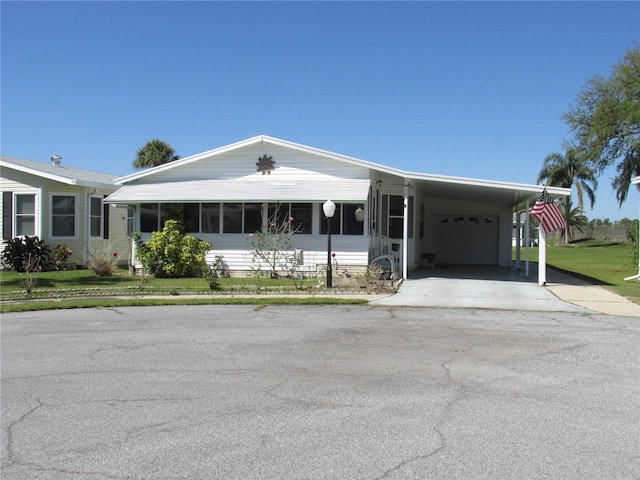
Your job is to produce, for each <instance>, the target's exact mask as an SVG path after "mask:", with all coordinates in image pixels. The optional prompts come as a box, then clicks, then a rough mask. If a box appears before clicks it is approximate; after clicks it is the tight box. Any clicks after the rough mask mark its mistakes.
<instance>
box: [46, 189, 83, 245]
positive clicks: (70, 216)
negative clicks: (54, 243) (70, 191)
mask: <svg viewBox="0 0 640 480" xmlns="http://www.w3.org/2000/svg"><path fill="white" fill-rule="evenodd" d="M76 204H77V202H76V196H75V195H51V236H52V237H75V236H76Z"/></svg>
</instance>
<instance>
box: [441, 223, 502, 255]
mask: <svg viewBox="0 0 640 480" xmlns="http://www.w3.org/2000/svg"><path fill="white" fill-rule="evenodd" d="M498 220H499V217H498V216H497V215H440V216H438V217H436V262H437V263H441V264H442V263H448V264H459V265H463V264H464V265H497V264H498V236H499V228H498Z"/></svg>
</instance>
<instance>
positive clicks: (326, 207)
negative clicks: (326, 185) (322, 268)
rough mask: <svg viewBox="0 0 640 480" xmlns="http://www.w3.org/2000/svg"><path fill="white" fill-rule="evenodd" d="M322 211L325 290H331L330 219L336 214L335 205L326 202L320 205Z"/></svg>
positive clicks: (328, 201)
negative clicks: (323, 221)
mask: <svg viewBox="0 0 640 480" xmlns="http://www.w3.org/2000/svg"><path fill="white" fill-rule="evenodd" d="M322 211H323V212H324V216H325V217H327V288H331V287H332V286H333V285H332V278H331V277H332V273H333V272H332V267H331V219H332V218H333V214H334V213H336V204H335V203H333V202H332V201H331V200H327V201H326V202H324V204H323V205H322Z"/></svg>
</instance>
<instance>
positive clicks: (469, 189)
mask: <svg viewBox="0 0 640 480" xmlns="http://www.w3.org/2000/svg"><path fill="white" fill-rule="evenodd" d="M115 182H116V183H117V184H118V185H120V188H119V189H118V190H117V191H116V192H114V193H112V194H111V195H109V196H108V197H107V199H106V200H105V202H106V203H110V204H114V205H118V206H122V207H123V208H124V207H127V208H126V210H127V211H128V212H129V214H128V215H129V218H128V221H129V225H130V229H132V230H133V231H139V232H141V233H142V235H143V239H145V238H149V237H150V235H151V234H152V232H154V231H158V230H160V229H162V226H163V223H164V221H165V220H167V219H168V218H177V219H179V220H182V222H183V224H184V225H185V227H186V230H187V233H190V234H193V235H195V236H197V237H198V238H201V239H202V240H205V241H207V242H209V243H211V244H212V246H213V248H212V250H211V251H210V252H209V255H208V261H209V262H213V261H214V259H215V258H216V257H217V256H218V257H222V258H223V259H224V263H225V265H226V266H227V268H228V269H229V271H230V272H231V273H232V274H239V275H241V274H246V273H248V272H250V270H251V268H252V265H253V262H254V261H255V259H254V258H253V256H252V255H251V252H250V248H249V243H248V241H247V240H248V238H250V237H249V236H250V235H252V234H253V233H254V232H255V231H256V230H258V229H259V228H260V226H261V223H262V222H263V221H264V219H265V218H269V215H270V214H271V213H272V212H274V211H276V210H277V209H280V210H281V211H283V212H285V213H286V217H284V218H290V221H291V226H292V229H295V231H296V233H295V235H294V236H293V237H294V239H293V244H294V245H293V248H295V250H296V251H297V252H298V253H299V263H300V268H301V269H308V270H309V271H314V272H321V271H322V270H323V269H324V268H326V265H327V263H328V262H327V259H328V254H329V253H330V258H331V259H332V260H331V261H332V262H333V264H334V268H336V269H338V270H341V269H343V268H344V269H349V270H350V271H358V270H363V269H366V267H367V266H368V265H370V264H371V262H372V261H373V260H374V259H376V258H378V257H390V258H391V261H392V262H393V265H394V269H395V270H396V271H397V273H398V275H399V276H402V277H403V278H406V277H407V275H408V274H409V272H411V271H413V270H415V269H418V268H431V267H433V266H435V265H456V264H458V265H461V264H464V265H495V266H509V265H511V264H512V248H513V245H512V234H513V231H514V225H513V218H514V214H515V215H516V217H515V218H516V219H517V222H518V231H519V230H520V228H519V225H520V224H521V223H522V224H526V223H527V222H528V215H525V214H523V212H526V211H528V209H529V208H530V207H531V206H532V205H533V203H534V202H535V201H536V199H537V198H538V197H539V195H540V193H541V191H542V187H541V186H539V185H527V184H518V183H508V182H499V181H491V180H480V179H473V178H463V177H451V176H443V175H431V174H427V173H417V172H407V171H403V170H399V169H396V168H391V167H387V166H384V165H379V164H375V163H371V162H368V161H365V160H360V159H356V158H352V157H348V156H345V155H341V154H337V153H333V152H329V151H325V150H321V149H318V148H314V147H309V146H305V145H300V144H296V143H293V142H289V141H285V140H281V139H277V138H273V137H268V136H257V137H253V138H249V139H247V140H244V141H241V142H238V143H234V144H232V145H227V146H223V147H220V148H216V149H214V150H210V151H207V152H204V153H199V154H197V155H192V156H190V157H186V158H183V159H180V160H177V161H174V162H170V163H167V164H164V165H160V166H157V167H154V168H150V169H147V170H143V171H140V172H136V173H134V174H131V175H127V176H124V177H121V178H118V179H116V180H115ZM547 190H548V192H549V194H550V195H551V196H552V197H554V198H560V197H564V196H566V195H568V194H569V193H570V191H569V190H568V189H564V188H551V187H550V188H548V189H547ZM328 200H331V202H332V203H333V204H334V205H335V213H334V215H333V217H332V218H331V220H330V223H328V219H327V217H326V216H325V215H324V213H323V205H324V204H325V202H327V201H328ZM328 229H329V230H330V232H331V242H332V243H331V252H328V251H327V250H328V242H327V236H328V235H327V230H328ZM526 231H528V228H527V229H526ZM129 233H131V232H129ZM517 241H518V245H521V244H522V245H524V241H525V239H520V238H518V239H517Z"/></svg>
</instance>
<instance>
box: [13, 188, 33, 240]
mask: <svg viewBox="0 0 640 480" xmlns="http://www.w3.org/2000/svg"><path fill="white" fill-rule="evenodd" d="M14 201H15V203H14V205H15V210H14V211H15V215H14V222H15V223H14V225H15V230H14V232H13V236H16V237H17V236H23V235H29V236H33V235H35V234H36V194H35V193H16V194H15V197H14Z"/></svg>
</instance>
